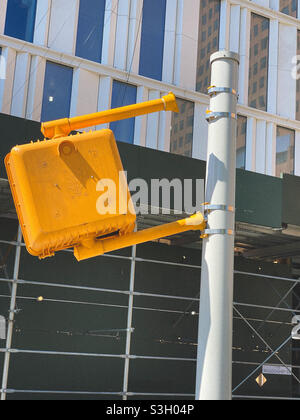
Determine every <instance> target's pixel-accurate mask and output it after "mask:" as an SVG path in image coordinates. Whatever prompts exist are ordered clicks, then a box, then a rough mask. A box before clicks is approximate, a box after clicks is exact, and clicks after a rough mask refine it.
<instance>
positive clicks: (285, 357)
mask: <svg viewBox="0 0 300 420" xmlns="http://www.w3.org/2000/svg"><path fill="white" fill-rule="evenodd" d="M0 246H2V247H3V246H8V247H10V249H11V250H14V264H13V275H12V277H10V276H9V274H8V272H7V270H6V267H5V265H2V266H1V268H2V271H3V274H2V276H3V277H1V278H0V284H2V285H3V284H7V285H8V287H9V290H10V293H9V294H3V295H1V296H0V298H2V299H6V300H9V302H10V303H9V313H8V314H7V320H8V323H7V324H8V325H7V334H6V342H5V341H4V340H1V342H0V343H1V344H0V345H1V348H0V356H1V353H2V354H3V355H4V358H3V366H2V386H1V398H2V400H5V399H6V398H9V397H10V396H11V395H13V394H14V395H15V396H18V395H19V396H20V395H22V394H23V395H24V394H25V395H26V394H27V395H29V394H30V395H39V397H41V396H43V397H50V396H52V397H53V396H60V398H64V397H66V398H69V397H72V398H76V397H78V396H80V397H81V398H84V397H85V396H88V397H90V398H91V397H94V398H117V399H121V398H122V399H123V400H127V399H130V398H133V399H134V398H148V399H152V398H153V399H159V398H171V399H183V398H184V399H193V398H194V394H193V393H185V392H183V393H180V392H178V393H177V392H167V393H165V392H164V393H163V392H157V391H156V389H153V390H152V392H139V390H136V392H132V391H131V390H130V388H129V377H130V369H131V363H132V361H136V360H145V361H148V362H150V361H151V360H152V361H153V360H156V361H157V360H160V361H163V362H164V363H165V364H168V363H172V362H175V363H176V364H178V366H184V365H185V364H188V363H192V364H193V366H194V369H195V370H196V357H192V358H191V357H165V356H149V355H141V354H133V353H132V346H131V345H132V338H133V336H134V332H135V324H134V321H133V312H134V311H148V312H149V313H150V314H151V313H153V314H154V313H155V312H161V313H163V314H165V315H167V314H168V313H173V314H174V313H176V315H178V320H177V321H176V323H177V324H178V323H180V322H181V320H182V319H183V318H185V317H186V316H192V317H193V318H197V316H198V310H195V308H196V307H197V306H195V305H198V303H199V295H197V296H194V297H190V296H188V293H187V294H186V295H185V296H177V295H175V294H174V295H167V294H159V293H147V292H141V291H139V290H138V289H137V288H136V285H135V275H136V265H137V264H143V265H145V269H147V267H148V265H149V264H150V265H158V266H159V267H161V268H163V267H173V268H175V269H178V270H182V269H184V270H195V271H196V272H197V273H199V277H200V270H201V268H200V266H198V265H191V264H188V263H185V262H183V263H178V262H173V261H164V260H150V259H145V258H141V257H138V256H137V247H133V248H132V253H131V255H127V256H126V255H105V256H103V257H101V258H103V259H106V260H109V261H110V263H111V264H112V265H113V264H114V262H115V261H117V260H124V261H128V263H129V264H130V279H129V288H128V290H127V289H126V290H118V289H113V288H112V289H108V288H100V287H85V286H78V285H76V284H74V283H72V280H71V279H70V280H68V282H67V283H66V284H59V283H58V282H55V280H53V282H51V283H49V282H45V281H43V279H41V281H39V282H37V281H32V280H31V279H26V280H25V279H21V278H20V276H19V270H20V264H21V256H22V255H23V253H26V249H25V247H24V244H23V242H22V235H21V232H20V229H19V230H18V235H17V240H14V241H6V240H0ZM243 278H248V279H249V278H250V280H251V281H253V282H254V283H255V286H254V287H256V286H257V285H258V284H260V283H259V282H261V284H263V283H265V282H266V283H267V284H268V287H269V290H270V293H273V294H274V297H275V300H276V299H277V303H276V304H274V305H273V306H270V305H269V304H268V305H264V304H263V303H262V298H261V297H260V298H259V299H258V300H259V303H256V302H255V301H252V302H251V301H249V300H247V298H244V299H242V300H241V301H235V302H234V308H233V310H234V322H235V325H237V324H239V325H242V324H243V328H244V329H245V331H246V334H247V336H248V338H249V339H248V338H247V340H248V343H250V342H251V341H252V344H250V347H249V348H248V349H245V348H241V347H239V344H238V343H239V337H238V336H236V337H235V339H234V348H233V352H234V361H233V369H236V370H239V371H241V372H242V373H241V374H240V375H238V376H237V377H236V378H235V383H234V388H233V398H237V399H240V398H243V399H260V398H263V399H272V398H274V399H275V398H276V399H278V398H282V399H292V397H291V395H292V394H290V395H289V396H288V397H285V396H279V395H261V394H260V388H259V387H258V386H257V384H256V383H255V379H256V377H257V376H259V374H260V373H261V372H263V367H264V366H265V365H269V366H273V368H276V367H280V366H284V367H285V368H286V371H289V372H290V374H289V377H290V379H292V382H293V384H294V387H295V386H296V387H298V390H299V389H300V387H299V384H300V377H299V372H300V366H298V365H293V364H292V357H291V355H292V335H291V332H292V329H293V326H294V325H293V323H292V319H293V317H294V316H296V315H299V314H300V296H299V295H298V293H297V286H299V284H300V280H296V279H291V278H287V277H281V276H274V275H267V274H264V273H263V272H262V271H258V272H257V273H253V272H245V271H238V270H236V271H235V280H236V282H240V281H243V280H241V279H243ZM31 285H35V286H37V285H40V286H41V287H43V286H45V287H50V288H52V289H56V290H58V291H59V290H63V289H64V290H77V291H80V292H82V293H85V292H86V291H89V292H90V291H92V292H93V293H95V295H98V294H100V295H103V294H104V295H106V294H109V295H114V296H116V295H119V296H126V297H127V298H126V299H128V303H127V305H112V304H109V303H106V304H105V303H102V304H99V303H93V302H88V301H67V300H62V299H55V301H56V302H59V303H61V304H65V303H71V304H72V305H74V309H75V310H76V307H77V305H81V306H82V305H84V306H85V305H86V306H87V307H89V306H90V307H93V306H94V307H98V308H99V309H100V308H102V307H111V308H112V309H113V308H116V307H123V309H125V310H126V312H127V326H126V329H125V330H123V331H121V330H119V331H117V332H116V331H112V330H111V331H110V333H112V334H117V335H116V336H118V334H120V333H125V334H126V339H125V341H124V343H125V347H124V351H123V352H122V354H106V353H104V352H103V353H97V352H95V353H85V352H84V351H81V352H73V351H72V352H70V351H55V350H53V351H49V350H43V349H42V348H30V349H25V348H19V347H17V346H16V347H15V346H13V336H14V335H15V334H17V333H18V330H17V328H18V327H17V325H16V323H15V322H16V318H18V317H21V316H22V311H20V309H19V308H18V302H22V301H24V300H27V301H29V302H33V301H36V299H37V298H36V296H32V295H30V293H29V294H26V295H25V296H24V293H19V290H18V287H23V286H28V287H29V286H31ZM282 286H283V287H282ZM29 290H30V288H29ZM283 290H284V293H283ZM255 293H256V294H257V296H259V295H260V294H261V292H260V291H259V289H258V290H256V292H255ZM244 296H246V295H244ZM292 297H293V299H292ZM137 298H143V299H144V306H143V307H141V306H139V304H138V302H136V299H137ZM153 299H154V300H156V302H157V301H158V302H163V301H166V302H168V305H167V309H166V308H164V309H162V308H158V307H155V306H156V305H153ZM43 300H44V302H43V303H46V302H47V301H49V302H50V301H54V300H51V299H46V298H45V299H43ZM148 300H149V303H147V301H148ZM151 302H152V303H151ZM177 302H180V303H181V304H182V305H183V306H181V307H185V310H178V307H177V306H176V303H177ZM292 302H297V304H296V305H295V303H294V304H293V303H292ZM161 306H163V305H161ZM4 315H5V314H4ZM243 328H242V329H243ZM282 328H283V329H284V332H283V334H281V340H280V342H278V341H277V342H276V340H275V342H274V340H273V339H271V341H270V337H268V334H269V332H270V329H271V331H273V335H272V337H274V335H275V336H276V332H277V331H278V330H280V329H282ZM242 329H241V327H239V332H241V331H242ZM108 331H109V330H108ZM266 332H267V334H266ZM90 333H91V334H92V335H93V334H94V335H97V334H99V332H98V331H94V332H93V331H92V332H90ZM65 334H67V332H65ZM70 334H71V333H70ZM178 340H179V342H180V344H182V345H186V344H189V345H193V346H194V347H195V348H196V345H197V343H195V341H196V340H194V342H192V343H191V342H189V343H187V342H186V340H185V339H181V337H178ZM247 340H246V341H247ZM249 340H250V341H249ZM251 347H252V348H251ZM245 351H248V353H247V355H250V358H249V360H245V358H241V357H240V356H239V355H240V354H242V353H243V352H245ZM295 351H296V349H295ZM15 354H19V355H21V354H22V355H28V354H30V355H34V356H40V355H42V356H45V357H51V356H54V355H55V356H61V357H62V358H63V359H64V360H65V359H67V358H71V357H76V358H84V359H93V360H95V359H103V360H107V361H109V360H112V361H114V360H116V359H119V360H120V359H121V360H123V361H124V373H123V389H120V390H119V391H118V392H112V391H110V390H108V389H107V390H105V389H100V390H99V391H97V392H95V391H94V390H93V391H75V390H66V389H64V390H57V389H32V387H31V386H30V382H31V379H30V378H28V381H27V382H28V386H27V388H25V389H12V388H9V386H8V385H9V380H8V379H9V373H10V369H11V367H12V364H13V361H12V360H11V356H12V355H15ZM251 354H254V355H259V357H258V358H255V357H254V358H253V357H252V356H251ZM107 363H109V362H107ZM269 378H270V377H269ZM285 378H287V376H285ZM150 379H151V378H150ZM290 379H289V380H290ZM271 380H272V378H271ZM173 381H174V380H173ZM45 385H46V384H45ZM248 385H251V386H250V389H252V388H253V386H255V390H256V391H254V392H253V391H250V393H246V394H245V392H244V390H245V389H247V386H248ZM245 386H246V388H245ZM175 387H176V386H175ZM294 395H295V396H294V398H293V399H300V398H298V397H299V396H300V395H299V391H298V392H296V393H294Z"/></svg>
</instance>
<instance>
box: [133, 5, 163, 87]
mask: <svg viewBox="0 0 300 420" xmlns="http://www.w3.org/2000/svg"><path fill="white" fill-rule="evenodd" d="M165 19H166V0H144V6H143V21H142V34H141V52H140V67H139V73H140V74H141V75H142V76H146V77H150V78H152V79H156V80H162V69H163V54H164V39H165Z"/></svg>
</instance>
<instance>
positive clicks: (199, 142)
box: [192, 104, 208, 161]
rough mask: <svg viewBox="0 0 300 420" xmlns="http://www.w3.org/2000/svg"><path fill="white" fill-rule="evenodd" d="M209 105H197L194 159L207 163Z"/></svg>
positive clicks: (195, 112) (195, 111)
mask: <svg viewBox="0 0 300 420" xmlns="http://www.w3.org/2000/svg"><path fill="white" fill-rule="evenodd" d="M207 108H208V107H207V105H202V104H195V110H194V140H193V155H192V156H193V158H195V159H200V160H204V161H206V159H207V138H208V123H207V121H206V111H207Z"/></svg>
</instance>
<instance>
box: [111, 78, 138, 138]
mask: <svg viewBox="0 0 300 420" xmlns="http://www.w3.org/2000/svg"><path fill="white" fill-rule="evenodd" d="M136 95H137V88H136V86H133V85H128V84H127V83H122V82H118V81H116V80H114V82H113V89H112V100H111V108H112V109H113V108H119V107H122V106H126V105H132V104H135V103H136ZM134 127H135V118H130V119H127V120H122V121H116V122H113V123H111V124H110V128H111V130H112V131H113V132H114V135H115V137H116V140H118V141H122V142H124V143H131V144H133V141H134Z"/></svg>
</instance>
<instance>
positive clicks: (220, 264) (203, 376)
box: [196, 50, 239, 400]
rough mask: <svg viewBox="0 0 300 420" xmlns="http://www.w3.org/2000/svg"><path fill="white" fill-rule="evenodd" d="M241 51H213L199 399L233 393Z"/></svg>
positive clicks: (202, 284)
mask: <svg viewBox="0 0 300 420" xmlns="http://www.w3.org/2000/svg"><path fill="white" fill-rule="evenodd" d="M238 68H239V56H238V54H236V53H233V52H229V51H225V50H224V51H219V52H217V53H215V54H213V55H212V56H211V85H212V86H211V87H210V88H209V90H208V92H209V95H210V97H211V100H210V110H209V111H208V115H207V119H208V123H209V131H208V152H207V173H206V193H205V194H206V196H205V201H206V203H208V204H207V205H206V211H207V221H208V228H207V230H206V231H205V234H206V237H205V238H204V241H203V249H202V274H201V296H200V315H199V338H198V357H197V383H196V399H199V400H231V398H232V332H233V328H232V322H233V315H232V312H233V267H234V224H235V182H236V130H237V88H238Z"/></svg>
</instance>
